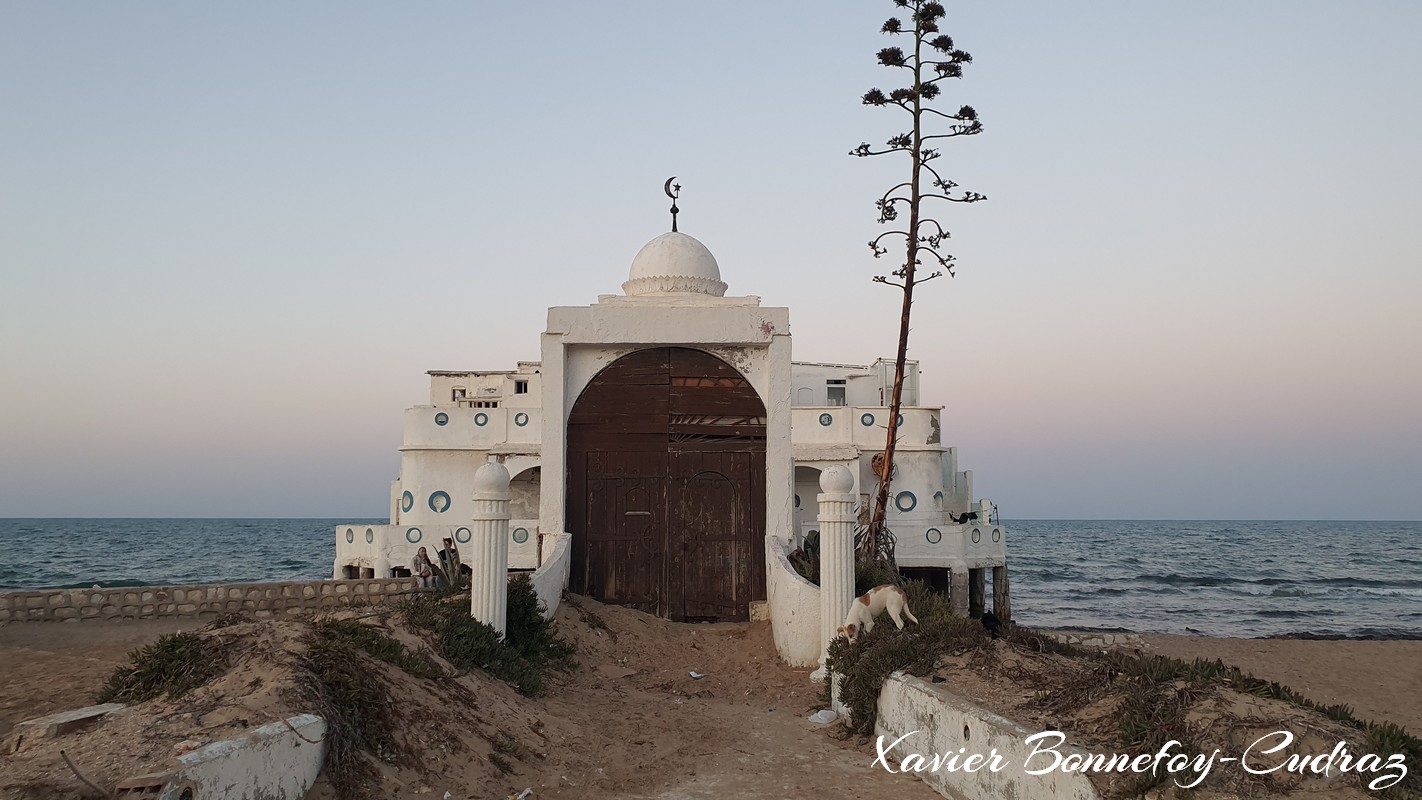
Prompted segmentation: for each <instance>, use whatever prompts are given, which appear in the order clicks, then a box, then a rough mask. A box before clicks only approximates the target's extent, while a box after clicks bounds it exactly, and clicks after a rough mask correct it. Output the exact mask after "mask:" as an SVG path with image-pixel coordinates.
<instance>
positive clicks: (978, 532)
mask: <svg viewBox="0 0 1422 800" xmlns="http://www.w3.org/2000/svg"><path fill="white" fill-rule="evenodd" d="M982 540H983V529H982V528H973V544H977V543H978V542H981V541H982Z"/></svg>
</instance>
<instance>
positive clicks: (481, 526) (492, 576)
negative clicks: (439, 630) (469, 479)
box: [451, 461, 509, 636]
mask: <svg viewBox="0 0 1422 800" xmlns="http://www.w3.org/2000/svg"><path fill="white" fill-rule="evenodd" d="M473 521H474V524H473V528H474V531H473V533H474V540H473V545H474V551H473V553H472V554H471V555H472V556H473V558H472V561H473V562H474V563H472V564H470V567H471V568H472V569H473V572H472V574H470V576H469V613H470V614H472V615H473V616H474V618H475V619H477V620H479V621H480V622H482V623H484V624H486V625H490V626H492V627H493V628H494V630H496V631H498V632H499V635H500V636H502V635H503V634H504V631H505V629H506V628H507V627H508V616H509V471H508V470H507V469H505V468H504V465H503V464H500V463H498V462H497V461H490V462H489V463H487V464H485V465H484V466H482V467H480V468H479V471H478V472H475V473H474V519H473ZM451 580H458V577H457V576H451Z"/></svg>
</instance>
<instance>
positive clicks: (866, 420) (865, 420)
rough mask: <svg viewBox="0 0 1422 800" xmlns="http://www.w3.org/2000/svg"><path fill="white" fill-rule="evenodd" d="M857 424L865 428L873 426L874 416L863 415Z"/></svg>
mask: <svg viewBox="0 0 1422 800" xmlns="http://www.w3.org/2000/svg"><path fill="white" fill-rule="evenodd" d="M859 424H860V425H863V426H864V427H866V428H867V427H869V426H870V425H873V424H874V415H873V414H869V413H866V414H864V415H863V416H861V417H860V418H859Z"/></svg>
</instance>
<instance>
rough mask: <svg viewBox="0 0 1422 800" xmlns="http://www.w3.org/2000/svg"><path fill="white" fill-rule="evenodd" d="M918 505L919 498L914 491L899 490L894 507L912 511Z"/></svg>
mask: <svg viewBox="0 0 1422 800" xmlns="http://www.w3.org/2000/svg"><path fill="white" fill-rule="evenodd" d="M917 506H918V498H917V497H914V496H913V492H899V494H898V496H896V497H895V498H894V508H897V509H898V510H900V511H912V510H914V508H915V507H917Z"/></svg>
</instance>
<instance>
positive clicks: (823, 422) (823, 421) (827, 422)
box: [820, 411, 834, 428]
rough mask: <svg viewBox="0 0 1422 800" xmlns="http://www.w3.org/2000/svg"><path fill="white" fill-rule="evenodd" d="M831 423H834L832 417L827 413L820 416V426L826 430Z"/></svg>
mask: <svg viewBox="0 0 1422 800" xmlns="http://www.w3.org/2000/svg"><path fill="white" fill-rule="evenodd" d="M832 422H834V417H833V416H832V415H831V414H830V413H829V412H828V411H826V412H825V413H823V414H821V415H820V424H821V425H823V426H825V427H826V428H828V427H829V426H830V423H832Z"/></svg>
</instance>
